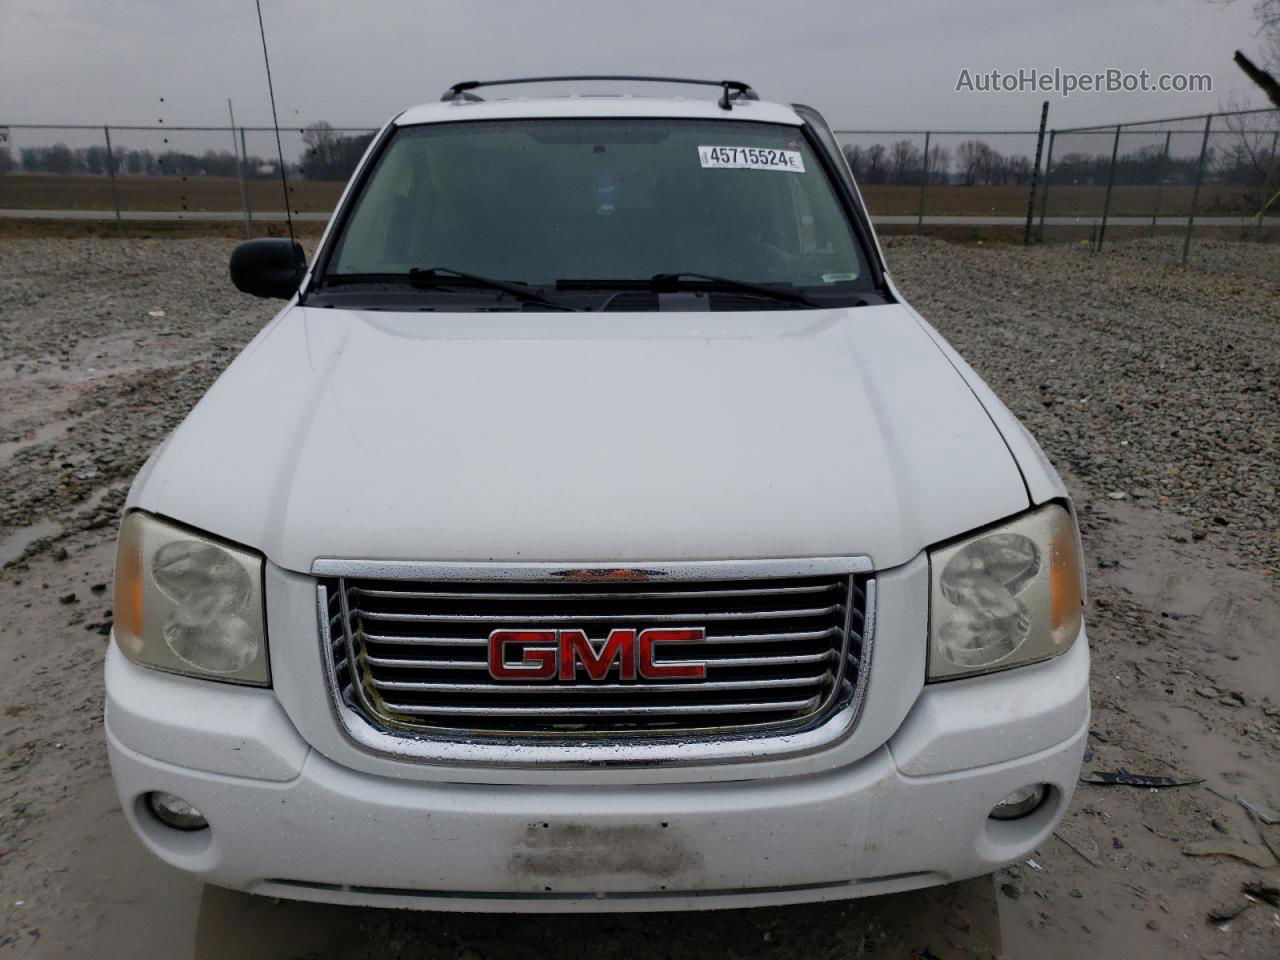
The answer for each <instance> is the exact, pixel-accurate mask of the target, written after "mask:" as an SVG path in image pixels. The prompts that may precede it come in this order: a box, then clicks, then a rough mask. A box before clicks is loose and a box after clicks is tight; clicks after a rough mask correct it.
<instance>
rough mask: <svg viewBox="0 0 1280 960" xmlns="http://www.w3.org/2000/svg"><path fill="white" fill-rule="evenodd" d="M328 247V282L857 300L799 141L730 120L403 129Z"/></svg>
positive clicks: (849, 264)
mask: <svg viewBox="0 0 1280 960" xmlns="http://www.w3.org/2000/svg"><path fill="white" fill-rule="evenodd" d="M333 250H334V253H333V254H332V256H331V257H330V259H329V268H328V272H327V273H326V275H325V279H327V280H333V279H335V278H338V277H348V278H353V276H354V275H381V276H384V277H385V276H387V275H407V274H408V273H409V271H411V270H415V269H416V270H419V271H425V270H429V269H431V268H441V269H448V270H452V271H462V272H466V273H470V274H475V275H479V276H482V277H485V278H492V279H495V280H501V281H506V282H508V283H510V282H516V283H525V284H530V285H532V286H535V287H539V288H544V287H545V288H554V286H555V284H556V283H557V282H559V283H564V282H565V281H575V282H579V283H581V282H582V281H592V280H600V281H608V280H631V281H638V280H646V279H649V278H652V277H654V276H655V275H657V274H702V275H706V276H709V277H716V278H727V279H732V280H736V281H748V282H753V283H757V284H785V285H789V286H794V287H799V288H816V289H818V290H827V291H831V292H836V291H837V290H839V289H844V290H846V291H849V290H851V289H853V288H854V287H855V286H856V287H857V288H859V289H867V288H868V286H867V284H868V281H867V280H866V272H867V271H866V266H865V264H864V262H863V259H862V257H861V255H860V248H859V244H858V242H857V239H856V238H855V236H854V234H853V231H852V228H851V227H850V224H849V222H848V219H847V217H846V215H845V212H844V210H843V208H842V207H841V205H840V203H839V200H838V199H837V197H836V194H835V192H834V190H833V189H832V186H831V184H830V182H829V181H828V179H827V176H826V174H825V173H824V171H823V168H822V165H821V163H820V162H819V160H818V157H817V156H816V155H815V154H814V151H813V150H812V149H811V147H810V146H809V143H808V142H807V141H806V139H805V137H804V135H803V133H802V131H801V129H800V128H799V127H793V126H784V125H780V124H765V123H752V122H746V121H732V120H687V119H629V118H627V119H622V118H589V119H568V120H508V121H492V122H491V121H468V122H458V123H442V124H427V125H422V126H413V127H402V128H400V129H399V130H397V131H396V132H395V134H394V135H393V136H392V138H391V139H390V141H389V142H388V143H387V145H386V146H385V147H384V149H383V150H382V152H381V155H380V156H379V158H378V159H377V161H376V164H375V166H374V168H373V170H372V171H371V173H370V175H369V177H368V178H367V180H366V181H365V183H364V186H363V189H362V190H361V192H360V194H359V196H358V198H357V199H356V201H355V204H354V206H353V208H352V213H351V215H350V216H349V217H348V218H347V220H346V223H345V226H344V228H343V229H342V231H341V233H340V234H339V235H338V236H337V238H336V241H335V243H334V247H333ZM860 279H861V280H862V281H863V282H862V283H857V284H855V283H854V282H855V281H858V280H860ZM602 285H603V284H602Z"/></svg>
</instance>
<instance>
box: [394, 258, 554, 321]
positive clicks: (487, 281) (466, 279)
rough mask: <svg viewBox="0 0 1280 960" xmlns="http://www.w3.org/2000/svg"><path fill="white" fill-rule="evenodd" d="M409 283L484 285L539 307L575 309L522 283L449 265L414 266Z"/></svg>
mask: <svg viewBox="0 0 1280 960" xmlns="http://www.w3.org/2000/svg"><path fill="white" fill-rule="evenodd" d="M409 283H410V284H411V285H412V286H414V287H419V288H423V289H428V290H429V289H432V288H435V287H457V286H470V287H484V288H486V289H489V290H501V291H502V292H503V293H505V294H508V295H509V296H512V297H514V298H515V299H516V300H519V301H520V302H521V303H536V304H538V306H540V307H549V308H551V309H552V310H573V309H575V308H574V307H570V306H568V305H566V304H563V303H556V302H555V301H554V300H548V299H547V298H546V297H544V296H543V295H542V294H541V292H539V291H538V290H534V289H532V288H530V287H526V286H523V285H522V284H518V283H509V282H508V281H506V280H495V279H493V278H492V277H482V276H480V275H479V274H476V273H463V272H462V271H461V270H451V269H450V268H449V267H425V268H424V267H414V268H413V269H412V270H410V271H409Z"/></svg>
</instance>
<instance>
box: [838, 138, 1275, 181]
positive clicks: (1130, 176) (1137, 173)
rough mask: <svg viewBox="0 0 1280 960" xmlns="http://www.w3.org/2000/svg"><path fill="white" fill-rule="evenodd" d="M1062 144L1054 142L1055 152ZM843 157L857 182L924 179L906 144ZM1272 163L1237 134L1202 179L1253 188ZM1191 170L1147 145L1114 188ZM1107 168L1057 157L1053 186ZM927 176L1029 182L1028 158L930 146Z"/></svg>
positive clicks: (1085, 156) (857, 149) (1183, 160)
mask: <svg viewBox="0 0 1280 960" xmlns="http://www.w3.org/2000/svg"><path fill="white" fill-rule="evenodd" d="M1098 139H1100V140H1101V139H1103V138H1098ZM1063 145H1064V144H1063V143H1062V142H1061V141H1060V142H1059V144H1058V147H1059V150H1061V148H1062V147H1063ZM1108 145H1110V141H1108ZM844 155H845V159H846V160H848V162H849V167H850V168H851V169H852V170H853V175H854V176H855V177H856V178H857V179H858V181H859V182H860V183H864V184H879V183H888V184H906V185H911V184H915V185H918V184H920V183H921V181H922V180H923V179H924V174H925V163H924V151H923V150H922V149H921V148H920V147H919V146H917V145H916V143H915V142H913V141H911V140H898V141H896V142H894V143H892V144H890V145H889V146H888V147H886V146H885V145H884V144H880V143H873V144H871V145H870V146H867V147H863V146H857V145H854V144H846V145H845V147H844ZM1277 162H1280V156H1276V155H1273V153H1272V152H1271V150H1270V149H1269V148H1268V147H1267V146H1265V145H1260V144H1259V143H1255V142H1253V140H1251V139H1250V138H1248V137H1247V136H1244V135H1240V136H1238V137H1234V138H1233V139H1232V140H1231V142H1230V144H1229V145H1228V146H1226V147H1218V146H1216V145H1215V146H1210V147H1209V149H1208V151H1207V152H1206V154H1205V177H1206V179H1210V180H1213V181H1214V182H1217V183H1235V184H1253V183H1257V182H1259V181H1260V180H1263V181H1265V180H1266V179H1267V177H1268V171H1271V170H1274V168H1275V167H1276V164H1277ZM1198 165H1199V155H1198V154H1197V155H1196V156H1191V157H1187V156H1180V157H1175V156H1166V155H1165V151H1164V145H1163V143H1161V144H1148V145H1146V146H1143V147H1140V148H1139V149H1137V150H1132V151H1128V152H1123V153H1120V154H1118V155H1117V156H1116V168H1115V183H1117V184H1129V185H1137V184H1155V183H1172V184H1189V183H1194V182H1195V177H1196V170H1197V167H1198ZM1110 167H1111V151H1110V150H1106V151H1105V152H1099V153H1092V152H1089V153H1086V152H1083V151H1068V152H1065V153H1062V152H1060V153H1059V154H1057V155H1055V156H1054V158H1053V170H1052V177H1053V182H1054V183H1080V184H1102V183H1106V182H1107V178H1108V175H1109V172H1110ZM928 173H929V183H931V184H959V185H963V186H970V187H971V186H975V185H979V184H981V185H983V186H996V185H1005V184H1013V185H1015V186H1022V185H1023V184H1025V183H1027V181H1028V180H1029V179H1030V178H1031V158H1030V157H1027V156H1024V155H1021V154H1016V155H1010V156H1005V155H1003V154H1001V153H1000V152H999V151H997V150H995V149H993V148H992V147H991V145H990V144H988V143H986V142H984V141H982V140H965V141H964V142H962V143H960V144H958V145H957V146H956V147H955V150H954V151H952V150H948V149H947V148H946V147H944V146H942V145H941V144H933V145H931V146H930V147H929V165H928Z"/></svg>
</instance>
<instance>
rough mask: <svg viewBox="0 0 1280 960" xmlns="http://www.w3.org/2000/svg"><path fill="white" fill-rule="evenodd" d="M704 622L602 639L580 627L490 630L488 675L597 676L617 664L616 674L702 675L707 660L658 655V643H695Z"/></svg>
mask: <svg viewBox="0 0 1280 960" xmlns="http://www.w3.org/2000/svg"><path fill="white" fill-rule="evenodd" d="M706 635H707V631H706V628H704V627H678V628H650V629H648V630H640V631H638V632H637V631H635V630H629V629H618V630H610V631H609V636H608V637H607V638H606V639H605V640H604V642H603V643H600V644H599V645H598V646H597V644H595V643H593V642H592V641H591V640H588V639H587V632H586V631H585V630H495V631H493V633H491V634H489V676H491V677H493V679H495V680H551V679H553V678H559V679H560V680H569V681H574V680H577V679H578V668H579V667H581V668H583V669H584V670H585V671H586V674H587V676H588V677H589V678H590V679H592V680H603V679H605V677H607V676H608V675H609V670H610V668H611V667H612V666H613V665H614V664H615V663H616V664H617V665H618V679H620V680H635V679H636V677H637V676H639V677H641V678H643V679H645V680H705V679H706V677H707V665H706V664H705V663H698V662H696V661H692V660H659V659H658V657H657V654H658V648H659V647H663V646H673V645H675V644H679V643H701V642H702V640H703V639H704V638H705V637H706Z"/></svg>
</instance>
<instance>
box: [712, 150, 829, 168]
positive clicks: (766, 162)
mask: <svg viewBox="0 0 1280 960" xmlns="http://www.w3.org/2000/svg"><path fill="white" fill-rule="evenodd" d="M698 162H699V163H701V164H702V166H703V167H704V168H717V167H718V168H720V169H726V170H781V171H783V172H784V173H804V157H803V156H802V155H801V154H800V151H799V150H775V149H773V148H772V147H698Z"/></svg>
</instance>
